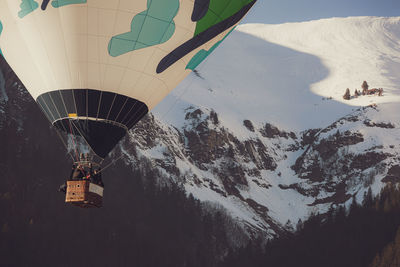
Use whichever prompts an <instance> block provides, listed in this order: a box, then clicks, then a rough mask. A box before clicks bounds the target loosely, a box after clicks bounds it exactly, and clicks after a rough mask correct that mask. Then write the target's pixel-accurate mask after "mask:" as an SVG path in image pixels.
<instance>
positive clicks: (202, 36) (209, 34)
mask: <svg viewBox="0 0 400 267" xmlns="http://www.w3.org/2000/svg"><path fill="white" fill-rule="evenodd" d="M255 3H256V0H254V1H253V2H251V3H250V4H247V5H246V6H244V7H243V8H242V9H241V10H240V11H238V12H237V13H236V14H234V15H233V16H231V17H229V18H227V19H225V20H223V21H221V22H219V23H217V24H215V25H214V26H211V27H210V28H208V29H207V30H205V31H204V32H202V33H199V34H198V35H196V36H195V37H193V38H192V39H190V40H189V41H187V42H185V43H184V44H182V45H181V46H179V47H177V48H175V49H174V50H173V51H172V52H171V53H169V54H168V55H167V56H165V57H164V58H163V59H162V60H161V61H160V63H159V64H158V66H157V70H156V71H157V73H162V72H163V71H165V70H166V69H168V68H169V67H171V66H172V65H173V64H175V63H176V62H177V61H178V60H180V59H181V58H183V57H184V56H186V55H187V54H189V53H190V52H192V51H193V50H195V49H196V48H198V47H200V46H202V45H203V44H205V43H207V42H208V41H210V40H212V39H213V38H215V37H216V36H218V35H219V34H221V33H222V32H224V31H226V30H227V29H229V28H230V27H232V26H234V25H235V24H236V23H238V22H239V21H240V20H241V19H242V18H243V17H244V16H245V15H246V13H247V12H248V11H249V10H250V8H251V7H252V6H253V5H254V4H255Z"/></svg>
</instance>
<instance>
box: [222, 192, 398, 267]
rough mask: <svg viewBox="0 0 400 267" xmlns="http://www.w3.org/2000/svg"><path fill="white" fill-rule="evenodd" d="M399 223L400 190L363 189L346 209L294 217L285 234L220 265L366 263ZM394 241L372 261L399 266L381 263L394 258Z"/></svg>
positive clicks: (257, 244)
mask: <svg viewBox="0 0 400 267" xmlns="http://www.w3.org/2000/svg"><path fill="white" fill-rule="evenodd" d="M399 225H400V190H399V189H398V188H397V187H396V186H393V185H389V186H387V187H385V188H384V189H383V190H382V191H381V193H380V194H379V195H378V196H377V197H376V198H373V197H372V194H371V191H369V192H368V194H367V195H366V196H365V200H364V202H363V204H362V205H358V204H357V203H356V202H355V201H353V203H352V205H351V206H350V208H349V210H347V211H346V210H345V209H344V208H343V207H339V208H338V209H336V210H333V209H331V210H330V211H329V212H328V214H327V215H324V216H320V215H314V216H311V217H310V218H309V219H308V220H307V221H305V222H299V224H298V230H297V231H296V232H295V233H293V234H291V235H290V236H287V237H282V238H279V239H275V240H272V241H270V242H268V243H267V244H266V245H265V246H264V245H261V243H260V242H251V243H250V244H249V245H248V246H246V247H244V248H242V249H240V250H238V251H235V252H234V253H231V255H229V256H228V257H227V258H226V260H225V263H224V264H223V265H222V266H230V267H232V266H245V265H247V266H332V267H333V266H352V267H355V266H360V267H361V266H368V265H369V264H370V263H371V262H372V261H373V260H374V256H375V255H376V254H377V253H379V252H380V251H381V249H382V248H383V247H384V246H385V245H386V244H388V243H389V242H391V241H392V240H393V239H394V237H395V234H396V231H397V229H398V227H399ZM397 238H398V237H397ZM398 246H399V243H398V241H397V242H395V243H394V244H391V245H389V246H387V247H386V248H385V250H384V252H383V253H382V254H381V256H378V257H377V258H376V259H375V261H374V264H373V265H372V266H374V267H375V266H399V265H398V264H397V265H396V264H394V265H393V264H392V265H385V264H383V262H389V261H390V262H395V260H397V259H398V258H396V257H397V256H398V254H399V253H398V251H396V250H399V248H398ZM396 255H397V256H396Z"/></svg>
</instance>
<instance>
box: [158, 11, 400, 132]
mask: <svg viewBox="0 0 400 267" xmlns="http://www.w3.org/2000/svg"><path fill="white" fill-rule="evenodd" d="M399 29H400V18H399V17H397V18H375V17H355V18H344V19H343V18H332V19H324V20H319V21H311V22H304V23H287V24H282V25H262V24H247V25H241V26H239V27H238V28H237V30H236V31H235V32H233V33H232V35H231V36H230V37H229V38H227V40H226V41H225V42H224V43H223V44H222V45H221V46H220V47H219V48H218V49H217V50H216V51H215V52H214V53H213V55H212V56H210V58H209V59H208V60H207V61H206V62H205V63H203V64H202V65H200V67H199V72H200V73H201V76H202V77H203V78H204V80H202V79H199V78H198V77H197V76H195V75H191V76H190V77H189V78H188V79H186V80H185V81H184V82H183V83H182V84H181V85H180V86H179V87H178V88H176V90H175V91H174V92H173V94H172V95H171V96H170V97H168V98H169V101H164V102H163V103H162V104H161V105H160V106H159V107H158V108H157V109H156V110H155V113H156V114H163V113H165V111H168V110H169V108H170V107H171V106H172V105H173V103H174V100H173V99H174V98H179V97H180V95H181V94H182V93H184V94H183V96H182V99H181V101H182V102H186V103H187V104H193V105H195V106H203V107H209V108H212V109H214V110H215V111H216V112H217V113H218V114H220V115H221V116H223V117H224V120H225V121H226V122H227V123H230V124H232V126H238V125H241V121H243V119H251V120H252V121H255V122H265V121H270V122H271V123H272V124H275V125H277V126H281V127H282V128H285V129H294V130H305V129H309V128H317V127H321V126H322V125H324V124H325V125H327V124H329V123H330V122H332V121H333V120H335V119H337V118H338V116H340V115H345V114H347V113H348V112H350V111H351V109H352V106H359V105H368V104H371V103H382V102H393V101H395V102H399V101H400V99H399V97H400V91H399V90H400V89H399V84H400V75H399V73H400V30H399ZM364 80H367V81H368V82H369V84H370V86H371V87H383V88H384V89H385V97H383V98H379V97H364V98H359V99H357V100H352V101H350V102H347V101H346V102H345V101H344V100H343V99H342V95H343V94H344V91H345V89H346V88H350V89H351V92H352V93H353V91H354V89H355V88H358V89H360V86H361V83H362V82H363V81H364ZM323 97H333V99H334V100H335V101H323V100H322V98H323ZM186 103H185V104H186ZM183 106H185V105H183ZM173 111H175V112H173ZM173 111H170V113H171V112H172V113H173V114H172V115H171V116H165V119H167V120H171V121H172V120H174V121H173V123H174V124H177V123H178V122H176V121H175V120H176V118H177V117H179V114H181V113H182V112H181V110H179V109H178V108H175V109H173ZM238 121H239V122H240V123H237V122H238Z"/></svg>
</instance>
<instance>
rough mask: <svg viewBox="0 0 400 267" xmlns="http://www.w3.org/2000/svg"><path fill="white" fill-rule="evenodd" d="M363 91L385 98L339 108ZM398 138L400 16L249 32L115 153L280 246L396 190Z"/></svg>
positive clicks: (233, 39)
mask: <svg viewBox="0 0 400 267" xmlns="http://www.w3.org/2000/svg"><path fill="white" fill-rule="evenodd" d="M364 80H366V81H367V82H368V83H369V84H370V88H372V87H376V88H383V89H384V94H383V96H377V95H368V96H367V95H366V96H360V97H358V98H353V99H351V100H344V99H343V97H342V96H343V94H344V92H345V89H346V88H350V89H351V92H352V93H353V91H354V89H355V88H357V89H359V90H360V89H361V88H360V87H361V84H362V82H363V81H364ZM399 128H400V17H396V18H377V17H351V18H332V19H324V20H319V21H311V22H304V23H287V24H282V25H261V24H247V25H241V26H239V27H238V28H237V29H236V30H235V31H234V32H233V33H232V35H231V36H230V37H229V38H227V39H226V41H225V42H224V43H223V44H222V45H221V46H220V48H218V49H217V50H216V51H215V52H214V53H213V54H212V55H211V56H210V57H209V58H208V59H207V60H206V61H205V62H203V63H202V64H201V65H200V66H199V68H198V69H197V71H196V72H195V73H193V74H192V75H190V76H189V77H188V78H187V79H186V80H185V81H184V82H183V83H182V84H181V85H180V86H179V87H178V88H176V90H174V92H173V93H172V94H171V95H169V96H168V97H167V98H166V99H165V100H164V101H163V102H162V103H161V104H160V105H159V106H158V107H157V108H156V109H155V110H153V112H152V115H150V116H148V118H147V119H146V120H144V121H143V122H142V123H141V124H139V125H138V126H137V127H136V128H135V130H133V131H132V132H131V134H130V138H129V140H126V141H125V142H124V143H123V144H122V145H121V149H122V151H123V152H124V153H125V154H126V155H128V158H129V160H128V161H130V162H131V163H132V165H133V166H137V165H140V160H141V159H143V158H147V159H148V160H150V161H151V162H152V164H153V166H155V167H156V168H157V169H159V170H160V173H162V176H163V177H162V179H161V181H171V180H173V181H178V182H179V183H182V185H183V186H185V188H186V190H187V191H188V192H189V193H192V194H193V195H194V196H195V197H197V198H199V199H201V200H203V201H210V202H216V203H219V205H222V206H223V207H225V208H226V209H227V210H228V211H229V212H230V213H231V214H232V215H233V216H234V217H237V218H238V219H239V220H241V221H243V223H244V225H247V226H249V229H251V230H257V229H258V230H260V229H261V230H263V231H266V232H267V233H269V234H270V235H276V234H279V233H281V232H282V231H285V230H287V227H290V226H291V225H293V224H295V223H297V221H298V220H299V219H304V218H306V217H307V216H308V215H309V214H310V213H312V212H324V211H326V210H327V209H328V208H329V207H330V206H331V205H337V204H343V203H349V202H350V201H351V198H352V196H356V197H357V199H358V200H359V201H361V200H362V197H363V194H364V192H365V191H366V190H367V189H368V187H371V188H372V189H373V191H374V192H375V193H377V192H379V190H380V188H381V187H382V186H383V184H384V183H385V182H389V181H391V182H400V167H399V166H400V165H399V164H400V150H399V147H400V129H399ZM132 144H134V146H132ZM288 221H290V222H291V223H289V224H287V222H288ZM285 224H286V226H285Z"/></svg>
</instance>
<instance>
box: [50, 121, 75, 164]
mask: <svg viewBox="0 0 400 267" xmlns="http://www.w3.org/2000/svg"><path fill="white" fill-rule="evenodd" d="M54 128H55V130H56V133H57V135H58V137H59V138H60V140H61V142H62V143H63V145H64V147H65V149H66V150H67V151H68V155H70V156H71V158H72V161H75V159H74V156H73V154H72V153H71V152H69V149H68V145H67V144H66V143H65V142H64V139H63V137H62V136H61V133H60V132H59V130H58V129H57V128H56V127H54Z"/></svg>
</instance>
